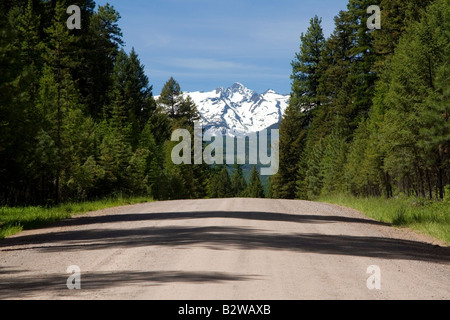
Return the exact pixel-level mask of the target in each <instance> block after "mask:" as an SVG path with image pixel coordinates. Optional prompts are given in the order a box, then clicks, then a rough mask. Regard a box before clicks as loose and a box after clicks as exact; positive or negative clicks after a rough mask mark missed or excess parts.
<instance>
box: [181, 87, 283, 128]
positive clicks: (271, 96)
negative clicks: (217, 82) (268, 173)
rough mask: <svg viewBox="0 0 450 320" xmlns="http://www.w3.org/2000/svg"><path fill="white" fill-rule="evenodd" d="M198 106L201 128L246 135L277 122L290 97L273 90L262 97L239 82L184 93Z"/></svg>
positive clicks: (279, 120)
mask: <svg viewBox="0 0 450 320" xmlns="http://www.w3.org/2000/svg"><path fill="white" fill-rule="evenodd" d="M187 95H189V96H190V97H191V98H192V100H193V101H194V102H195V104H196V105H197V109H198V111H199V113H200V115H201V117H202V120H203V126H204V127H205V128H207V129H211V128H214V131H215V132H216V133H217V134H224V135H226V134H232V135H245V134H248V133H252V132H259V131H261V130H264V129H267V128H269V127H270V126H272V125H274V124H277V123H280V122H281V118H282V116H283V114H284V111H285V110H286V108H287V106H288V104H289V95H281V94H278V93H276V92H275V91H273V90H268V91H266V92H264V93H263V94H259V93H256V92H255V91H253V90H250V89H248V88H247V87H245V86H244V85H243V84H241V83H235V84H233V85H232V86H231V87H229V88H222V87H220V88H217V89H216V90H213V91H209V92H187V93H185V96H187Z"/></svg>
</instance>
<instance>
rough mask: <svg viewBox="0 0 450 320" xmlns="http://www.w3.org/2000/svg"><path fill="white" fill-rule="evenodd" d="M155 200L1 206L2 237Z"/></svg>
mask: <svg viewBox="0 0 450 320" xmlns="http://www.w3.org/2000/svg"><path fill="white" fill-rule="evenodd" d="M151 201H153V200H152V199H150V198H146V197H139V198H122V197H120V198H111V199H104V200H98V201H90V202H81V203H67V204H62V205H59V206H56V207H53V208H43V207H23V208H17V207H13V208H12V207H0V239H3V238H6V237H9V236H12V235H14V234H16V233H19V232H21V231H22V230H31V229H38V228H43V227H45V226H47V225H49V224H51V223H54V222H57V221H60V220H63V219H67V218H70V217H71V216H74V215H81V214H85V213H87V212H91V211H97V210H102V209H107V208H112V207H119V206H124V205H130V204H135V203H145V202H151Z"/></svg>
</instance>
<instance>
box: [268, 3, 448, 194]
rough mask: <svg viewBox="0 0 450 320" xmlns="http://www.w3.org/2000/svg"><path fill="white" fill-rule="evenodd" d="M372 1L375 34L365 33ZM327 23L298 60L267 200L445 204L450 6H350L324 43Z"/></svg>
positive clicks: (315, 29)
mask: <svg viewBox="0 0 450 320" xmlns="http://www.w3.org/2000/svg"><path fill="white" fill-rule="evenodd" d="M374 4H376V5H379V6H380V8H381V29H379V30H377V29H374V30H370V29H369V28H368V27H367V19H368V18H369V17H370V14H367V12H366V10H367V8H368V7H369V6H370V5H374ZM321 22H322V21H321V19H320V18H319V17H317V16H316V17H314V18H313V19H311V23H310V27H309V29H308V30H307V31H306V32H305V33H303V34H302V36H301V45H300V50H299V52H298V53H297V55H296V56H295V59H294V60H293V62H292V75H291V79H292V92H291V101H290V105H289V108H288V110H287V111H286V113H285V115H284V118H283V120H282V123H281V128H280V172H279V173H278V174H277V175H276V176H274V177H272V179H271V195H272V196H273V197H275V198H287V199H289V198H291V199H292V198H299V199H315V198H317V197H319V196H324V195H328V194H333V193H351V194H353V195H356V196H382V195H384V196H387V197H392V196H394V195H399V194H404V195H407V196H417V197H422V198H425V197H427V198H429V199H443V198H444V194H445V187H446V186H447V185H449V184H450V99H449V97H450V69H449V61H450V2H449V1H448V0H436V1H430V0H411V1H403V0H382V1H372V0H371V1H367V0H350V1H349V3H348V10H346V11H341V12H339V14H338V15H337V16H336V18H335V30H334V32H333V34H332V35H331V36H330V37H329V38H328V39H325V37H324V34H323V31H322V27H321ZM447 192H449V190H448V189H447Z"/></svg>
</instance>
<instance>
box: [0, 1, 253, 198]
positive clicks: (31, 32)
mask: <svg viewBox="0 0 450 320" xmlns="http://www.w3.org/2000/svg"><path fill="white" fill-rule="evenodd" d="M69 5H78V6H79V7H80V8H81V17H82V21H81V29H79V30H78V29H73V30H69V28H68V27H67V25H66V21H67V19H68V17H69V16H70V15H68V14H67V12H66V11H67V8H68V6H69ZM119 21H120V14H119V12H117V11H115V9H114V8H113V6H111V5H105V6H100V7H98V8H96V5H95V3H94V1H92V0H84V1H70V3H69V2H66V1H63V0H61V1H42V0H30V1H28V0H10V1H2V2H1V3H0V66H1V72H0V92H1V95H0V179H1V183H0V204H2V205H53V204H57V203H61V202H67V201H83V200H89V199H98V198H102V197H109V196H115V195H129V196H140V195H146V196H151V197H154V198H155V199H179V198H203V197H207V196H218V195H221V194H220V193H218V191H217V188H219V187H217V186H216V184H217V183H216V182H215V181H216V180H217V176H220V175H221V173H220V170H216V169H213V168H209V167H207V166H204V165H195V166H194V165H193V166H190V165H182V166H175V165H174V164H173V163H172V161H171V158H170V155H171V150H172V147H173V146H174V143H173V142H170V137H171V133H172V132H173V130H174V129H176V128H188V129H190V130H192V125H193V121H194V120H195V119H196V117H198V114H197V111H196V107H195V105H194V104H193V102H192V101H191V100H190V99H189V98H186V99H185V98H183V96H182V92H181V88H180V85H179V84H178V83H177V82H176V81H175V80H174V79H170V80H169V81H168V82H167V84H166V85H165V87H164V89H163V90H162V92H161V98H160V99H159V101H155V99H154V98H153V92H152V86H151V84H150V80H149V78H148V76H147V75H146V74H145V73H144V66H143V65H142V64H141V62H140V60H139V56H138V54H137V53H136V52H135V50H134V49H131V50H130V52H126V51H125V49H124V43H123V40H122V32H121V29H120V26H119ZM150 76H151V75H150ZM237 174H240V175H242V172H241V171H237ZM237 179H238V180H239V181H241V180H240V179H239V176H238V177H237ZM235 180H236V178H235ZM235 180H233V183H234V184H235V183H236V181H238V180H236V181H235ZM244 182H245V181H244ZM235 187H236V188H238V186H235ZM245 187H246V185H245V186H243V187H242V188H244V189H245ZM239 194H240V195H242V190H241V186H239ZM226 195H227V196H234V195H235V193H233V192H231V191H230V190H228V191H227V193H226ZM236 195H237V194H236Z"/></svg>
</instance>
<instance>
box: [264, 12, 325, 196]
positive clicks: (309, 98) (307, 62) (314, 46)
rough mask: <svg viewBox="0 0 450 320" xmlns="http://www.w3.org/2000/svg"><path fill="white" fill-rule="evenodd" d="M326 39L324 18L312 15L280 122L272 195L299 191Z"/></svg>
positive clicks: (293, 194)
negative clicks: (302, 159)
mask: <svg viewBox="0 0 450 320" xmlns="http://www.w3.org/2000/svg"><path fill="white" fill-rule="evenodd" d="M324 44H325V39H324V36H323V31H322V27H321V19H319V18H318V17H317V16H316V17H314V18H313V19H311V21H310V27H309V28H308V31H307V33H306V34H302V35H301V45H300V52H299V53H297V54H296V59H295V60H294V61H293V62H292V76H291V79H292V92H291V99H290V102H289V106H288V108H287V110H286V111H285V114H284V116H283V119H282V121H281V124H280V159H279V160H280V169H279V172H278V174H277V175H276V177H274V179H273V180H272V189H273V195H276V196H278V197H280V198H284V199H293V198H294V197H295V195H296V183H297V180H298V175H297V173H298V165H299V161H300V158H301V155H302V152H303V150H304V147H305V139H306V135H307V130H308V127H309V125H310V123H311V120H312V111H313V110H314V108H316V107H318V106H319V104H320V102H319V100H318V95H317V90H318V87H319V78H320V75H319V73H318V67H319V64H320V61H321V55H322V50H323V48H324Z"/></svg>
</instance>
